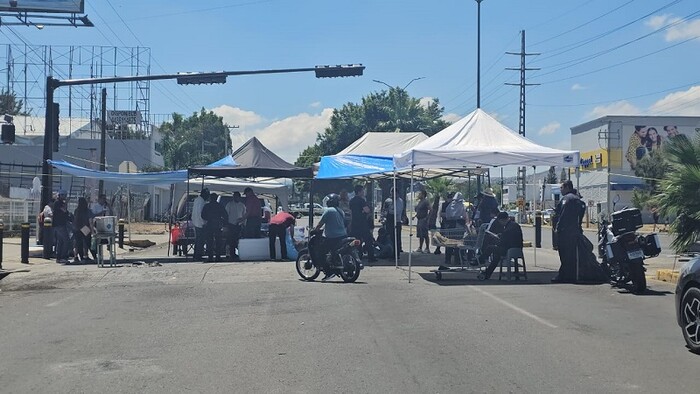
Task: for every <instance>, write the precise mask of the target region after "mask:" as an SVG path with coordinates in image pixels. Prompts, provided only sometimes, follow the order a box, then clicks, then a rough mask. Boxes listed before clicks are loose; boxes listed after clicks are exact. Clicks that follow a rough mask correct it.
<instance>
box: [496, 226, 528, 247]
mask: <svg viewBox="0 0 700 394" xmlns="http://www.w3.org/2000/svg"><path fill="white" fill-rule="evenodd" d="M498 246H499V247H500V248H501V249H502V250H503V251H504V252H505V251H508V249H511V248H518V249H522V248H523V230H522V229H521V228H520V225H519V224H518V223H515V222H514V221H512V220H509V221H508V223H506V225H505V227H504V228H503V231H502V232H501V235H500V236H499V241H498Z"/></svg>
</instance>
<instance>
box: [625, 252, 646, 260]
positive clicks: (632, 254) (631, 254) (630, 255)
mask: <svg viewBox="0 0 700 394" xmlns="http://www.w3.org/2000/svg"><path fill="white" fill-rule="evenodd" d="M627 258H628V259H630V260H634V259H643V258H644V252H643V251H641V250H632V251H629V252H627Z"/></svg>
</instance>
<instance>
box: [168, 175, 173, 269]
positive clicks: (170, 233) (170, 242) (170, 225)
mask: <svg viewBox="0 0 700 394" xmlns="http://www.w3.org/2000/svg"><path fill="white" fill-rule="evenodd" d="M174 188H175V184H174V183H173V184H171V185H170V215H168V216H169V217H168V257H170V248H171V247H172V245H173V191H174V190H173V189H174ZM173 254H175V253H174V252H173Z"/></svg>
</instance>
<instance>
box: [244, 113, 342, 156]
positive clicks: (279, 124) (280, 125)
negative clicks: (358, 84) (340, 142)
mask: <svg viewBox="0 0 700 394" xmlns="http://www.w3.org/2000/svg"><path fill="white" fill-rule="evenodd" d="M332 115H333V108H325V109H323V110H322V111H321V112H320V113H318V114H309V113H300V114H297V115H294V116H290V117H287V118H284V119H281V120H276V121H274V122H272V123H269V124H267V125H265V126H263V127H258V128H243V127H241V129H236V130H234V131H233V132H231V140H232V141H233V149H234V150H235V149H236V148H237V147H238V146H240V145H241V144H242V143H244V142H245V141H247V140H248V139H249V138H251V137H257V138H258V139H259V140H260V142H262V143H263V144H264V145H265V146H267V147H268V148H269V149H270V150H271V151H273V152H274V153H275V154H277V155H278V156H280V157H281V158H283V159H285V160H287V161H289V162H292V163H293V162H294V161H295V160H296V159H297V157H298V156H299V153H301V151H303V150H304V149H305V148H306V147H307V146H309V145H312V144H314V143H315V142H316V135H317V133H322V132H323V131H324V130H325V129H326V127H329V126H330V123H331V116H332ZM258 116H259V115H258Z"/></svg>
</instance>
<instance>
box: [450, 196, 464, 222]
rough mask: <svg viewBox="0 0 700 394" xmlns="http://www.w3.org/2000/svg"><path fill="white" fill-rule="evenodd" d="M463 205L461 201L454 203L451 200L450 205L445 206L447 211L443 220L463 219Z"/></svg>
mask: <svg viewBox="0 0 700 394" xmlns="http://www.w3.org/2000/svg"><path fill="white" fill-rule="evenodd" d="M464 214H465V210H464V204H463V203H462V201H455V200H452V201H450V203H449V204H448V205H447V209H445V218H446V219H447V220H460V219H464Z"/></svg>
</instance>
